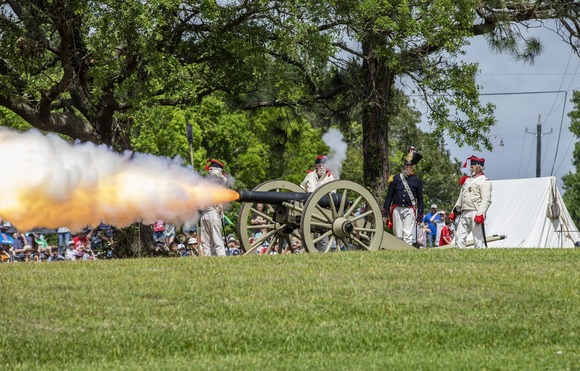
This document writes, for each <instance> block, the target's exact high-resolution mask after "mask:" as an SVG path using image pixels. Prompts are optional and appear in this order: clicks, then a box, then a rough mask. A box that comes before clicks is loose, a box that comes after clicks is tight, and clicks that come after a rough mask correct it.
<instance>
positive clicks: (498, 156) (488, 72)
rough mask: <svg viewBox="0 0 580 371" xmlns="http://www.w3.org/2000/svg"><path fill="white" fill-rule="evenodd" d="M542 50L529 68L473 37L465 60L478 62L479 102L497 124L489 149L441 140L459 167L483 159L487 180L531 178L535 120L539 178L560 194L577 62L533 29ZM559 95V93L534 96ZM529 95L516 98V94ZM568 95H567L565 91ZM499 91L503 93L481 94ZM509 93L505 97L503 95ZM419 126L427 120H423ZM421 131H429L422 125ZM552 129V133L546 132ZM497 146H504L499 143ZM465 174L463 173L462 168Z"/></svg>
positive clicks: (579, 77) (555, 39)
mask: <svg viewBox="0 0 580 371" xmlns="http://www.w3.org/2000/svg"><path fill="white" fill-rule="evenodd" d="M532 34H534V35H536V36H537V37H539V39H540V41H541V42H542V44H543V46H544V50H543V52H542V53H541V55H540V56H538V57H537V58H536V60H535V63H534V64H529V63H524V62H518V61H514V60H513V58H512V57H510V56H507V55H502V54H497V53H495V52H492V51H490V48H489V47H488V46H487V43H486V42H485V39H483V38H482V37H479V38H474V39H473V40H472V41H471V45H470V46H469V47H467V48H466V49H465V50H466V52H467V54H466V56H465V57H464V59H465V60H466V61H469V62H478V63H479V68H480V75H479V77H478V79H477V82H478V84H479V85H480V86H481V87H482V89H481V94H482V96H481V98H480V99H481V102H483V103H487V102H490V103H493V104H495V106H496V110H495V117H496V119H497V125H496V126H495V127H492V128H491V130H490V135H488V136H489V137H490V139H491V142H492V144H493V145H494V150H493V151H491V152H490V151H487V150H484V151H476V150H475V149H473V148H472V147H470V146H468V145H465V146H463V147H459V146H458V145H456V144H455V143H453V142H452V141H451V140H450V139H448V138H447V139H446V147H447V148H448V149H449V150H450V152H451V156H452V157H455V158H457V159H459V160H460V161H461V162H462V163H463V161H465V159H466V158H468V157H470V156H471V155H475V156H477V157H483V158H485V159H486V162H485V174H486V175H487V176H488V177H489V178H490V179H492V180H494V179H495V180H500V179H516V178H533V177H535V176H536V157H537V156H536V148H537V146H536V141H537V135H536V132H537V125H538V120H539V122H540V123H541V125H542V135H541V139H542V145H541V156H540V157H541V176H550V175H553V176H555V177H556V179H557V184H558V186H559V188H560V190H561V191H562V181H561V177H562V175H565V174H566V173H569V172H574V171H575V169H574V167H573V165H572V152H573V149H574V143H575V138H574V137H573V135H572V134H571V133H570V131H569V129H568V128H569V126H570V119H569V117H568V112H570V111H571V110H572V109H573V108H574V107H573V105H572V103H571V102H570V100H571V98H572V92H573V91H574V90H575V89H576V90H580V58H579V57H578V56H577V55H575V54H573V52H572V48H571V47H570V46H569V45H568V44H566V43H565V42H564V41H562V39H561V38H560V37H559V36H558V35H556V34H554V33H553V32H551V31H549V30H546V29H534V30H533V31H532ZM546 91H562V92H561V93H539V92H546ZM524 92H527V93H531V92H538V93H534V94H518V93H524ZM565 92H567V95H566V93H565ZM495 93H503V95H486V94H495ZM505 93H510V94H505ZM424 122H426V119H425V118H424ZM424 125H425V127H424V129H426V130H429V129H428V126H427V124H424ZM550 131H551V133H550ZM500 144H503V146H502V145H500ZM465 170H466V171H465V172H466V173H467V170H468V169H465Z"/></svg>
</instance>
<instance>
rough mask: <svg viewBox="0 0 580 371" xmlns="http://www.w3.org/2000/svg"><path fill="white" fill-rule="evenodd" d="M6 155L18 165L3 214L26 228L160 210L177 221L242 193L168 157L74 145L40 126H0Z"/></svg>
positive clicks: (5, 190) (124, 218) (4, 189)
mask: <svg viewBox="0 0 580 371" xmlns="http://www.w3.org/2000/svg"><path fill="white" fill-rule="evenodd" d="M0 160H2V161H3V163H5V164H6V163H10V164H11V166H10V168H11V169H12V170H13V171H11V172H10V175H11V176H10V177H9V179H8V180H7V178H6V177H3V179H2V181H1V182H0V217H2V218H3V219H7V220H9V221H10V222H11V223H12V224H13V225H14V226H15V227H17V228H19V229H21V230H24V231H25V230H29V229H32V228H35V227H47V228H58V227H62V226H66V227H69V228H70V229H71V230H73V231H76V230H79V229H81V228H83V227H85V226H87V225H89V226H95V225H98V224H99V223H100V222H101V221H105V222H106V223H108V224H113V225H115V226H118V227H122V226H126V225H129V224H131V223H133V222H137V221H141V222H144V223H152V222H154V221H155V220H157V219H159V218H161V219H164V220H166V221H168V222H172V223H176V224H177V223H183V222H186V221H190V220H192V219H193V218H195V216H196V215H197V210H200V209H204V208H206V207H208V206H210V205H215V204H219V203H226V202H230V201H233V200H236V199H238V197H239V195H238V193H237V192H236V191H233V190H231V189H228V188H226V187H223V186H219V185H217V184H214V183H212V182H209V181H207V180H205V179H203V178H202V177H200V176H199V175H198V174H196V173H195V172H193V171H191V170H189V169H186V168H184V167H183V166H182V165H181V164H180V163H178V162H174V161H171V160H169V159H166V158H160V157H155V156H151V155H144V154H136V155H134V156H133V157H132V159H129V158H128V156H127V155H118V154H115V153H112V152H111V151H109V150H108V149H107V148H105V147H104V146H95V145H94V144H92V143H85V144H78V145H71V144H69V143H68V142H65V141H64V140H62V139H61V138H59V137H58V136H54V135H53V136H50V135H49V136H44V135H42V134H41V133H40V132H37V131H30V132H28V133H26V134H20V133H16V132H13V131H10V130H7V129H4V128H0Z"/></svg>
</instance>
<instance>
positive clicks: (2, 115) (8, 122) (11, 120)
mask: <svg viewBox="0 0 580 371" xmlns="http://www.w3.org/2000/svg"><path fill="white" fill-rule="evenodd" d="M0 126H6V127H9V128H12V129H15V130H19V131H26V130H29V129H31V128H32V126H30V124H29V123H28V122H26V121H24V120H23V119H22V118H21V117H19V116H17V115H16V114H15V113H14V112H12V111H9V110H8V109H6V108H4V107H0Z"/></svg>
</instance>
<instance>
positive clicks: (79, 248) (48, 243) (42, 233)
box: [0, 219, 302, 263]
mask: <svg viewBox="0 0 580 371" xmlns="http://www.w3.org/2000/svg"><path fill="white" fill-rule="evenodd" d="M114 231H115V228H114V227H113V226H111V225H107V224H105V223H101V224H100V225H99V226H97V227H96V228H88V227H87V228H84V229H82V230H80V231H78V232H76V233H73V232H71V230H70V229H69V228H67V227H61V228H58V229H34V230H31V231H28V232H20V231H18V230H16V229H15V228H13V227H12V225H11V224H10V222H8V221H6V220H2V219H0V243H1V247H0V263H3V262H55V261H78V260H96V259H106V258H112V257H114V254H115V252H114V246H115V241H114ZM151 231H152V238H153V241H154V248H153V250H152V252H151V256H176V257H188V256H189V257H195V256H203V249H201V247H200V244H199V236H198V230H197V226H196V225H184V226H182V228H180V229H177V230H176V228H175V226H173V225H171V224H169V223H165V222H164V221H163V220H157V221H156V222H155V223H154V224H152V225H151ZM178 231H179V232H180V233H177V232H178ZM261 232H262V231H260V232H258V233H256V234H255V236H253V237H251V238H250V242H251V243H253V241H254V240H255V238H259V237H260V235H261ZM223 240H224V244H225V246H226V255H229V256H236V255H242V254H243V253H244V250H243V248H242V247H241V246H240V242H239V239H238V238H237V237H236V236H235V235H234V234H233V233H230V234H229V235H227V236H224V237H223ZM300 252H302V245H301V241H300V239H298V238H295V237H292V238H291V244H290V246H287V245H286V244H285V243H284V246H282V247H280V246H278V244H274V245H273V246H270V245H269V242H268V241H265V242H264V243H262V245H260V246H259V247H258V248H256V249H255V253H256V254H258V255H274V254H289V253H300Z"/></svg>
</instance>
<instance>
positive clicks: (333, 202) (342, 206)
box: [238, 180, 413, 254]
mask: <svg viewBox="0 0 580 371" xmlns="http://www.w3.org/2000/svg"><path fill="white" fill-rule="evenodd" d="M238 194H239V198H238V201H239V202H240V203H241V207H240V212H239V215H238V232H239V237H240V244H241V246H242V248H243V249H244V250H245V254H250V253H252V252H255V251H256V249H258V248H263V247H264V248H266V253H269V252H270V251H271V250H272V249H274V248H278V249H284V248H290V249H292V240H293V239H298V240H300V241H301V245H302V248H303V249H306V250H307V251H308V252H312V253H320V252H339V251H352V250H378V249H381V248H389V249H413V248H412V247H411V246H409V245H407V244H405V243H404V242H402V241H400V240H398V239H397V238H395V237H393V236H392V235H390V234H388V233H386V232H385V231H384V228H383V220H382V215H381V208H380V207H379V204H378V203H377V201H376V199H375V198H374V196H373V195H372V194H371V193H370V192H369V191H368V190H367V189H366V188H364V187H362V186H361V185H359V184H357V183H354V182H351V181H347V180H335V181H332V182H329V183H326V184H324V185H322V186H321V187H319V188H318V189H316V191H314V192H312V193H306V192H305V191H304V190H303V189H302V188H300V187H299V186H298V185H296V184H294V183H292V182H288V181H284V180H273V181H268V182H265V183H262V184H260V185H258V186H257V187H255V188H254V189H253V190H252V191H238ZM260 204H261V205H262V207H260V206H259V205H260Z"/></svg>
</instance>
